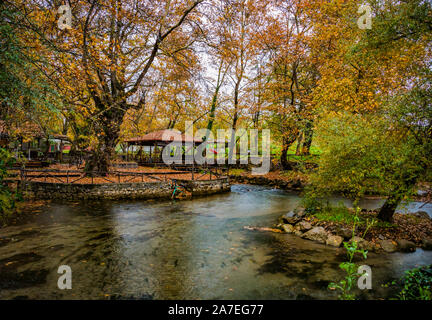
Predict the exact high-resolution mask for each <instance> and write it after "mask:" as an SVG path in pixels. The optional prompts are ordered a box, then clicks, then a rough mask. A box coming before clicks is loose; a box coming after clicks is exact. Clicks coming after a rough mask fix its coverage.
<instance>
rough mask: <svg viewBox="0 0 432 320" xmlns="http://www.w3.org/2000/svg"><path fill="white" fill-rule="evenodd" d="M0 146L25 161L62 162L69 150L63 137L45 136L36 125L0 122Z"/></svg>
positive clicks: (67, 143) (55, 135)
mask: <svg viewBox="0 0 432 320" xmlns="http://www.w3.org/2000/svg"><path fill="white" fill-rule="evenodd" d="M0 146H1V147H2V148H5V149H8V150H9V151H11V152H12V153H13V154H14V155H15V157H18V156H19V155H20V154H21V155H22V156H24V157H25V158H26V159H27V160H51V161H56V160H63V159H64V158H67V156H65V154H68V153H69V151H70V149H71V143H70V139H69V138H68V137H67V136H65V135H60V134H54V135H47V134H46V133H45V132H44V131H43V130H42V129H41V128H40V127H39V126H38V125H37V124H35V123H32V122H28V121H27V122H24V123H23V124H19V125H17V124H13V123H12V124H7V123H6V122H5V121H2V120H0Z"/></svg>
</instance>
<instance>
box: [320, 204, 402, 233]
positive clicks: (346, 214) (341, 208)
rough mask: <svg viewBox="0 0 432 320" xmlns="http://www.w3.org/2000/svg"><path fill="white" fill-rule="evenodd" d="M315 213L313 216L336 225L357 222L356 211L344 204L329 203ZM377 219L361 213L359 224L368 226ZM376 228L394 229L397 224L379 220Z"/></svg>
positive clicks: (375, 225) (370, 214)
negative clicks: (368, 223)
mask: <svg viewBox="0 0 432 320" xmlns="http://www.w3.org/2000/svg"><path fill="white" fill-rule="evenodd" d="M317 209H318V210H315V212H314V213H313V216H314V217H315V218H317V219H318V220H320V221H329V222H336V223H343V224H346V225H353V224H354V222H355V219H356V218H355V212H354V209H351V208H347V207H346V206H345V205H344V204H343V203H342V202H340V203H338V204H337V205H335V206H334V205H330V204H329V203H327V204H326V205H325V206H323V207H322V208H317ZM374 218H375V219H376V216H375V215H374V214H373V213H359V215H358V219H359V221H358V222H357V224H358V225H360V226H366V225H367V222H368V221H371V219H374ZM374 227H378V228H394V227H396V225H395V224H392V223H390V222H385V221H379V220H377V221H376V222H375V224H374Z"/></svg>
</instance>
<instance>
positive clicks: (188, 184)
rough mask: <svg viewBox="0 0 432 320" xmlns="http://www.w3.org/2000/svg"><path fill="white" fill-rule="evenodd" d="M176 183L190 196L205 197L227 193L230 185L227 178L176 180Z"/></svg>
mask: <svg viewBox="0 0 432 320" xmlns="http://www.w3.org/2000/svg"><path fill="white" fill-rule="evenodd" d="M176 181H177V183H178V184H179V185H181V186H183V187H184V188H185V189H186V190H187V191H189V192H191V193H192V195H207V194H214V193H221V192H228V191H230V189H231V185H230V182H229V179H228V178H221V179H215V180H198V181H190V180H176Z"/></svg>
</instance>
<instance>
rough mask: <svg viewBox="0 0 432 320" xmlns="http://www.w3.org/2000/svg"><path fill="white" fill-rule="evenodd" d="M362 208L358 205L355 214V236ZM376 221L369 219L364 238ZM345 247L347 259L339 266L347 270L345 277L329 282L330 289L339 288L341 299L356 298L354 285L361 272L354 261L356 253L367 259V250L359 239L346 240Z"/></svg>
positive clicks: (353, 231)
mask: <svg viewBox="0 0 432 320" xmlns="http://www.w3.org/2000/svg"><path fill="white" fill-rule="evenodd" d="M359 213H360V208H359V207H357V209H356V214H355V215H354V216H353V228H352V233H353V236H354V235H355V233H356V229H357V225H358V224H359V222H360V219H359ZM374 223H375V221H374V220H371V221H368V223H367V225H366V229H365V231H364V233H363V236H362V238H364V237H365V235H366V233H367V231H368V230H369V229H370V228H371V227H372V226H373V225H374ZM344 248H345V249H346V252H347V261H344V262H342V263H341V264H339V268H340V269H342V270H343V271H345V273H346V275H345V277H344V278H343V279H342V280H340V281H339V282H338V283H335V282H332V283H330V284H329V286H328V287H329V289H331V290H339V292H340V294H339V299H340V300H355V294H354V293H353V292H352V290H353V288H354V286H355V285H356V284H357V281H358V278H359V276H360V275H359V274H358V273H357V270H358V267H359V266H358V265H357V264H356V263H354V262H353V260H354V256H355V255H356V254H360V255H361V256H362V257H363V258H364V259H367V253H368V251H367V250H363V249H360V248H359V244H358V242H357V241H354V240H350V241H346V242H344Z"/></svg>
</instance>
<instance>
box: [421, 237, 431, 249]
mask: <svg viewBox="0 0 432 320" xmlns="http://www.w3.org/2000/svg"><path fill="white" fill-rule="evenodd" d="M422 248H423V250H432V239H431V238H426V239H423V240H422Z"/></svg>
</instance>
